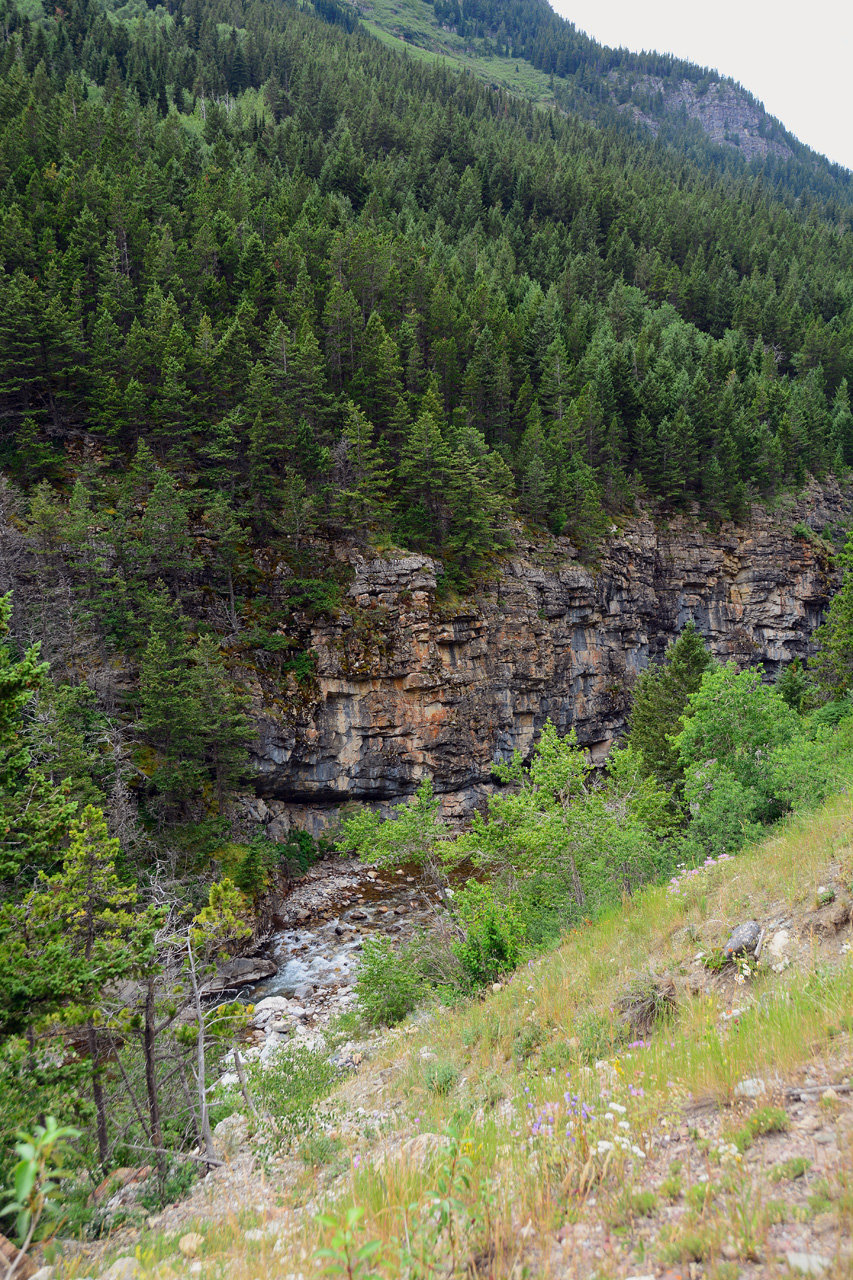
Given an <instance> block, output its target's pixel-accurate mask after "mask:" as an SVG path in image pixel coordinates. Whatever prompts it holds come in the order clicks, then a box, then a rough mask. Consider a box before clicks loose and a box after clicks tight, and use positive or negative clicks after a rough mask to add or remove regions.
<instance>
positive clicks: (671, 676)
mask: <svg viewBox="0 0 853 1280" xmlns="http://www.w3.org/2000/svg"><path fill="white" fill-rule="evenodd" d="M712 662H713V659H712V658H711V655H710V653H709V652H708V650H707V648H706V646H705V642H704V641H703V639H702V637H701V636H700V635H699V632H698V631H697V630H696V627H695V624H694V623H693V622H692V621H691V622H688V623H687V624H686V625H685V626H684V628H683V630H682V632H681V634H680V635H679V637H678V639H677V640H676V641H675V642H674V643H673V644H671V645H670V646H669V648H668V649H667V651H666V655H665V657H664V660H663V662H662V663H661V664H660V665H659V666H648V667H646V669H645V671H643V672H642V673H641V675H640V676H639V678H638V680H637V684H636V686H635V689H634V698H633V702H632V704H631V714H630V717H629V721H628V742H629V744H630V745H631V746H632V747H633V748H635V749H636V750H638V751H641V752H642V757H643V770H644V771H645V773H646V775H647V776H651V775H653V776H654V777H655V778H657V780H658V782H659V783H660V784H661V785H662V786H664V787H666V788H668V789H674V791H675V793H676V794H678V792H679V788H680V786H681V780H682V772H683V771H682V767H681V764H680V762H679V755H678V751H677V749H676V748H675V746H674V745H673V742H672V739H673V737H674V735H675V734H677V733H678V732H679V730H680V727H681V717H682V715H683V714H684V711H685V708H686V707H687V703H688V700H689V698H690V696H691V694H694V693H696V692H697V690H698V688H699V685H700V684H701V682H702V676H703V674H704V672H705V671H707V670H708V669H709V667H710V666H711V665H712Z"/></svg>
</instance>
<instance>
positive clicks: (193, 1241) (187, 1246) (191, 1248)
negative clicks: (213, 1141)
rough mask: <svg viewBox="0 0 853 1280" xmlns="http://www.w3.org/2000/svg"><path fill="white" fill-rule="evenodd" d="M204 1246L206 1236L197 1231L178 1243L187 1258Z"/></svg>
mask: <svg viewBox="0 0 853 1280" xmlns="http://www.w3.org/2000/svg"><path fill="white" fill-rule="evenodd" d="M218 1127H219V1126H218V1125H217V1128H218ZM203 1244H204V1236H202V1235H199V1233H198V1232H197V1231H188V1232H187V1234H186V1235H185V1236H181V1238H180V1240H179V1241H178V1248H179V1249H180V1251H181V1253H182V1254H183V1255H184V1257H185V1258H194V1257H195V1256H196V1254H197V1253H198V1251H199V1249H200V1248H201V1246H202V1245H203Z"/></svg>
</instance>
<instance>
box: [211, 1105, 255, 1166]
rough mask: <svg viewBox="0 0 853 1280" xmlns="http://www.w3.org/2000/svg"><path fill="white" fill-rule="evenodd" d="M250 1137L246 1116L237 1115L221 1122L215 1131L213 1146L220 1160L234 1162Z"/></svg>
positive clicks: (227, 1117)
mask: <svg viewBox="0 0 853 1280" xmlns="http://www.w3.org/2000/svg"><path fill="white" fill-rule="evenodd" d="M248 1136H249V1121H248V1119H247V1117H246V1116H241V1115H239V1114H235V1115H232V1116H226V1117H225V1119H224V1120H220V1121H219V1124H218V1125H217V1126H216V1128H215V1129H214V1130H213V1145H214V1149H215V1151H216V1155H217V1157H218V1158H219V1159H220V1160H233V1159H234V1157H235V1156H236V1155H237V1153H238V1152H239V1150H240V1148H241V1147H242V1146H243V1145H244V1144H245V1142H246V1139H247V1137H248Z"/></svg>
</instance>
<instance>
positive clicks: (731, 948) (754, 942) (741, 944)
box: [724, 920, 761, 958]
mask: <svg viewBox="0 0 853 1280" xmlns="http://www.w3.org/2000/svg"><path fill="white" fill-rule="evenodd" d="M760 937H761V925H760V924H759V923H758V921H757V920H747V922H746V923H745V924H739V925H738V927H737V928H736V929H735V931H734V932H733V934H732V936H731V937H730V938H729V940H728V942H727V943H726V945H725V948H724V950H725V953H726V955H727V956H729V958H731V957H732V956H741V955H752V953H753V951H754V950H755V948H756V947H757V946H758V940H759V938H760Z"/></svg>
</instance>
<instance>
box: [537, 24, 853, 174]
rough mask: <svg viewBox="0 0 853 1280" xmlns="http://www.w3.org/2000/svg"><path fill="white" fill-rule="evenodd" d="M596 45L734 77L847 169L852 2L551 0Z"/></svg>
mask: <svg viewBox="0 0 853 1280" xmlns="http://www.w3.org/2000/svg"><path fill="white" fill-rule="evenodd" d="M551 4H552V7H553V8H554V9H556V11H557V13H559V14H561V15H562V16H563V17H564V18H568V19H570V21H572V22H573V23H574V24H575V26H576V27H578V28H579V29H580V30H581V31H585V32H586V33H587V35H590V36H592V37H593V38H594V39H595V40H598V41H599V43H600V44H607V45H614V46H616V47H617V48H618V46H619V45H623V46H624V47H625V48H628V49H633V50H635V51H639V50H642V49H656V50H657V51H658V52H659V53H673V54H675V55H676V56H677V57H680V58H685V59H687V60H688V61H690V62H698V63H699V65H700V66H707V67H711V68H713V69H716V70H717V71H719V72H720V73H721V74H722V75H725V76H731V77H732V79H734V80H739V81H740V83H741V84H742V85H743V87H744V88H745V89H748V90H749V91H750V93H752V94H753V95H754V96H755V97H756V98H758V100H759V101H760V102H763V103H764V106H765V109H766V110H767V111H768V112H769V113H770V115H773V116H776V117H777V118H778V119H779V120H781V121H782V123H783V124H784V125H785V127H786V129H789V130H790V131H791V133H793V134H794V135H795V136H796V137H797V138H799V139H800V141H801V142H805V143H807V144H808V146H810V147H812V148H814V150H815V151H820V152H822V153H823V154H824V155H825V156H828V157H829V159H830V160H834V161H837V163H838V164H843V165H846V166H847V168H849V169H853V111H851V102H850V96H851V95H850V90H851V78H850V55H851V44H853V4H851V3H850V0H809V3H807V4H802V3H796V4H795V3H792V0H776V2H775V3H769V2H768V0H714V3H711V4H704V5H699V4H696V3H691V2H690V0H639V3H638V0H551Z"/></svg>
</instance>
